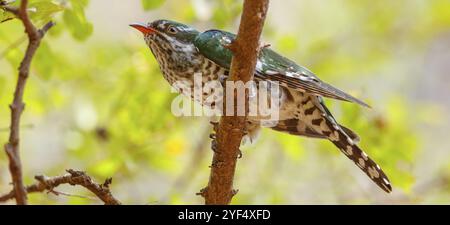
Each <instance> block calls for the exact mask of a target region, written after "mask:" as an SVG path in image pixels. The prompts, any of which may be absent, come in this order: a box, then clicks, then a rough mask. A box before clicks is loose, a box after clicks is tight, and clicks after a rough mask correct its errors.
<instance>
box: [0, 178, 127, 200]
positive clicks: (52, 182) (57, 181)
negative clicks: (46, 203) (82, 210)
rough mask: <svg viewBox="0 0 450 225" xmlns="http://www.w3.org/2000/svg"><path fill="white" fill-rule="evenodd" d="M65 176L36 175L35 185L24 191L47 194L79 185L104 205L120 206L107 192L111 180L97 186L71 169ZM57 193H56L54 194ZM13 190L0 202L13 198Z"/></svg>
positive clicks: (0, 198)
mask: <svg viewBox="0 0 450 225" xmlns="http://www.w3.org/2000/svg"><path fill="white" fill-rule="evenodd" d="M67 172H68V173H67V174H64V175H62V176H56V177H47V176H44V175H38V176H35V177H34V178H35V179H36V180H37V181H38V182H37V183H35V184H32V185H30V186H27V187H26V188H25V189H24V190H25V191H26V192H27V193H33V192H43V191H45V190H48V191H49V192H54V191H53V189H54V188H56V187H58V186H59V185H61V184H70V185H80V186H83V187H85V188H86V189H88V190H89V191H90V192H92V193H94V194H95V195H96V196H97V197H98V198H99V199H100V200H102V201H103V202H104V203H105V205H120V204H121V203H120V201H119V200H117V199H116V198H115V197H114V196H113V195H112V193H111V191H110V190H109V185H110V184H111V182H112V179H111V178H108V179H106V180H105V182H104V183H103V184H97V183H96V182H94V181H93V180H92V178H91V177H89V176H88V175H87V174H86V173H85V172H83V171H76V170H72V169H68V170H67ZM54 193H58V192H54ZM15 195H16V194H15V192H14V190H13V191H11V192H9V193H8V194H5V195H3V196H0V202H4V201H7V200H9V199H12V198H14V197H15Z"/></svg>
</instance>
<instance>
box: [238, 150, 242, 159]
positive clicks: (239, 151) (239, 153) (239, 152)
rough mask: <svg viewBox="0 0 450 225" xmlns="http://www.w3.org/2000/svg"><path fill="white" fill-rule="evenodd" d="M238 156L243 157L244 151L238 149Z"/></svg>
mask: <svg viewBox="0 0 450 225" xmlns="http://www.w3.org/2000/svg"><path fill="white" fill-rule="evenodd" d="M237 158H238V159H240V158H242V151H241V150H240V149H238V155H237Z"/></svg>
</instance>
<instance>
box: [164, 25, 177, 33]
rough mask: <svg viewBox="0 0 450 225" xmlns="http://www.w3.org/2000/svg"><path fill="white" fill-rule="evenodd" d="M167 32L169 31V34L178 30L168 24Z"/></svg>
mask: <svg viewBox="0 0 450 225" xmlns="http://www.w3.org/2000/svg"><path fill="white" fill-rule="evenodd" d="M167 32H168V33H170V34H176V33H177V32H178V30H177V28H175V27H174V26H168V27H167Z"/></svg>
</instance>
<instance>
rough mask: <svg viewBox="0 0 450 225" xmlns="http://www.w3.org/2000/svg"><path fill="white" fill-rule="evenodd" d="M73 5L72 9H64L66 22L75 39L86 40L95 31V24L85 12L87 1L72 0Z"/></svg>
mask: <svg viewBox="0 0 450 225" xmlns="http://www.w3.org/2000/svg"><path fill="white" fill-rule="evenodd" d="M71 5H72V7H71V8H70V9H66V10H64V14H63V19H64V22H65V23H66V25H67V28H68V29H69V31H70V33H71V34H72V36H73V37H74V38H75V39H77V40H79V41H84V40H86V39H87V38H88V37H89V36H90V35H91V34H92V32H93V26H92V24H91V23H90V22H89V21H88V20H87V19H86V15H85V14H84V9H85V7H86V5H87V1H71Z"/></svg>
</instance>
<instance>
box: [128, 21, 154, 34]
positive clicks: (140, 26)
mask: <svg viewBox="0 0 450 225" xmlns="http://www.w3.org/2000/svg"><path fill="white" fill-rule="evenodd" d="M130 26H131V27H133V28H136V29H137V30H139V31H140V32H142V33H143V34H151V33H154V32H156V30H155V29H153V28H151V27H148V26H147V25H145V24H142V23H132V24H130Z"/></svg>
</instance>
